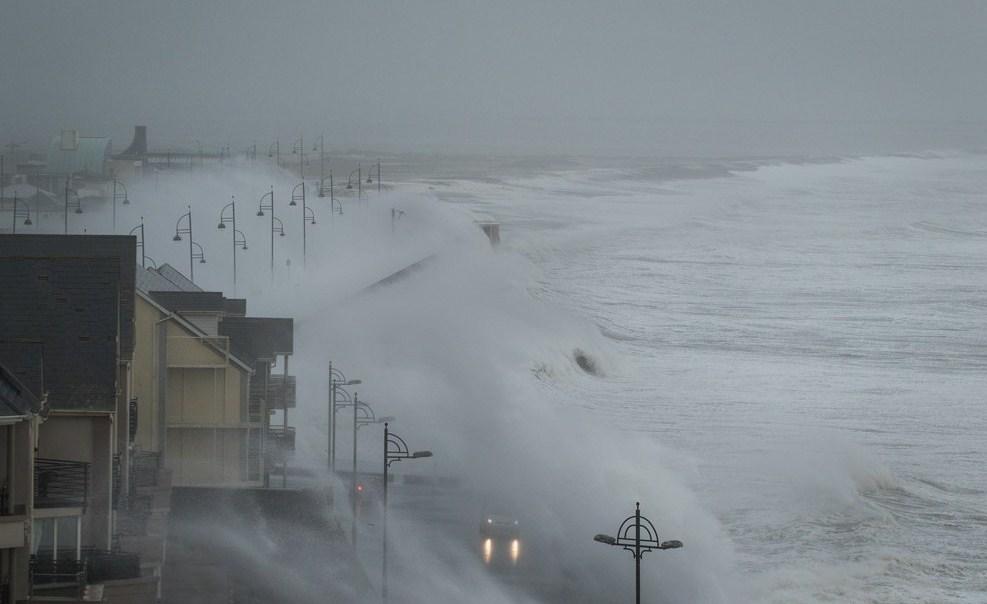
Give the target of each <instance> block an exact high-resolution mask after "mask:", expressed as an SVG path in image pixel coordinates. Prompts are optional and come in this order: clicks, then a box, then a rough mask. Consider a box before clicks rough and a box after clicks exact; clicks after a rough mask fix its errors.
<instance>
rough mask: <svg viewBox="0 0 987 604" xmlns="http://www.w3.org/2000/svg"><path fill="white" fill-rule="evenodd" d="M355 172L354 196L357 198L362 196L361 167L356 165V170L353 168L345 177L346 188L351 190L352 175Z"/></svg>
mask: <svg viewBox="0 0 987 604" xmlns="http://www.w3.org/2000/svg"><path fill="white" fill-rule="evenodd" d="M354 174H356V197H357V199H359V198H361V197H363V180H361V179H362V178H363V176H362V175H363V167H362V166H361V165H360V164H357V165H356V170H353V171H352V172H350V173H349V175H348V176H347V177H346V188H347V189H348V190H350V191H352V190H353V175H354Z"/></svg>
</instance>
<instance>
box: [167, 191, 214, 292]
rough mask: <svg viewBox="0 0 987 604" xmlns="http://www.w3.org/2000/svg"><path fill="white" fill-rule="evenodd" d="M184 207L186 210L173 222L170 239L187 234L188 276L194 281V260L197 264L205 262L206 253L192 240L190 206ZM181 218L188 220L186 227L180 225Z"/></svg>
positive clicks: (179, 238) (178, 239) (175, 239)
mask: <svg viewBox="0 0 987 604" xmlns="http://www.w3.org/2000/svg"><path fill="white" fill-rule="evenodd" d="M186 207H187V208H188V212H185V213H184V214H182V215H181V216H179V217H178V222H176V223H175V236H174V237H172V238H171V240H172V241H181V240H182V235H188V278H189V281H191V282H192V283H195V260H198V261H199V264H205V263H206V255H205V253H204V252H203V251H202V246H201V245H199V244H198V243H197V242H196V241H193V240H192V206H186ZM182 220H187V221H188V226H187V227H182Z"/></svg>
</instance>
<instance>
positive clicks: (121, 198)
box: [113, 178, 130, 233]
mask: <svg viewBox="0 0 987 604" xmlns="http://www.w3.org/2000/svg"><path fill="white" fill-rule="evenodd" d="M117 202H120V203H122V204H123V205H125V206H126V205H130V198H129V197H127V187H126V186H124V184H123V183H122V182H120V181H119V180H117V179H115V178H114V179H113V232H114V233H116V232H117Z"/></svg>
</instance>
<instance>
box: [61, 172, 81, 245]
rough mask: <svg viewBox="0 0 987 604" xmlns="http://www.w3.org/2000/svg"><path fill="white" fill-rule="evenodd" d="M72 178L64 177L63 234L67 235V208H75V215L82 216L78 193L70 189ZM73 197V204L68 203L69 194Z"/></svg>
mask: <svg viewBox="0 0 987 604" xmlns="http://www.w3.org/2000/svg"><path fill="white" fill-rule="evenodd" d="M71 179H72V176H71V175H69V176H66V177H65V234H66V235H68V234H69V207H73V208H75V213H76V214H82V200H81V199H79V193H77V192H76V190H75V189H73V188H71ZM70 191H71V192H72V194H73V195H75V202H74V203H69V192H70Z"/></svg>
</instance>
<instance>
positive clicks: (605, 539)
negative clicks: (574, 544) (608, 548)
mask: <svg viewBox="0 0 987 604" xmlns="http://www.w3.org/2000/svg"><path fill="white" fill-rule="evenodd" d="M593 541H597V542H599V543H605V544H607V545H617V540H616V539H614V538H613V537H611V536H610V535H602V534H601V535H597V536H595V537H593Z"/></svg>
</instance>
